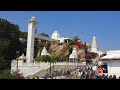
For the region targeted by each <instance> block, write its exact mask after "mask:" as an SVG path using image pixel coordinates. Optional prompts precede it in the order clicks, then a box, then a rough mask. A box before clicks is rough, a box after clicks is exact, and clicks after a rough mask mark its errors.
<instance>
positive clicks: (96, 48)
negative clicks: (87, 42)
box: [91, 36, 99, 53]
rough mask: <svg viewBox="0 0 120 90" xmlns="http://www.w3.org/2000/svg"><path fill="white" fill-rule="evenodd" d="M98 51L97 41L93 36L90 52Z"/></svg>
mask: <svg viewBox="0 0 120 90" xmlns="http://www.w3.org/2000/svg"><path fill="white" fill-rule="evenodd" d="M98 51H99V48H98V44H97V40H96V37H95V36H93V40H92V45H91V52H95V53H97V52H98Z"/></svg>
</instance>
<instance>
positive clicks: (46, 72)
mask: <svg viewBox="0 0 120 90" xmlns="http://www.w3.org/2000/svg"><path fill="white" fill-rule="evenodd" d="M75 67H76V66H73V65H70V66H68V65H54V66H52V67H51V71H53V68H54V70H58V71H60V70H62V69H63V70H67V69H73V68H75ZM49 73H50V68H48V69H43V70H41V71H39V72H37V73H35V74H34V75H33V76H38V77H43V76H45V75H46V74H49Z"/></svg>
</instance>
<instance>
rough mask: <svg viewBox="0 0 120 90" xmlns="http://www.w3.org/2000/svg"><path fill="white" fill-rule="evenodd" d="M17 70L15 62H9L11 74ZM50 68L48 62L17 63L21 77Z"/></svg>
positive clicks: (64, 63)
mask: <svg viewBox="0 0 120 90" xmlns="http://www.w3.org/2000/svg"><path fill="white" fill-rule="evenodd" d="M54 65H85V64H84V63H69V62H58V63H54ZM51 66H53V63H51ZM16 68H17V62H16V61H15V60H13V61H12V62H11V72H12V71H16ZM48 68H50V63H48V62H46V63H45V62H34V63H28V62H27V63H24V62H22V61H19V63H18V70H20V72H21V73H22V74H23V76H25V77H26V76H28V75H34V74H35V73H37V72H39V71H41V70H43V69H48Z"/></svg>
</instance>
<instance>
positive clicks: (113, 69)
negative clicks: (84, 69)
mask: <svg viewBox="0 0 120 90" xmlns="http://www.w3.org/2000/svg"><path fill="white" fill-rule="evenodd" d="M103 63H107V65H108V75H117V77H118V76H120V60H105V61H103Z"/></svg>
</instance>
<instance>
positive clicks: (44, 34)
mask: <svg viewBox="0 0 120 90" xmlns="http://www.w3.org/2000/svg"><path fill="white" fill-rule="evenodd" d="M41 35H43V36H46V37H49V35H48V34H46V33H44V32H43V33H41Z"/></svg>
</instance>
